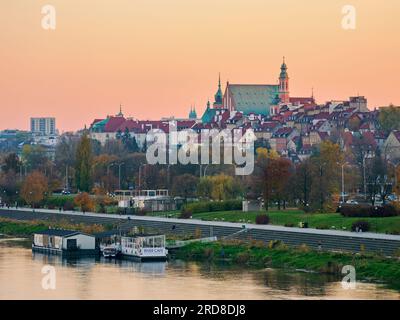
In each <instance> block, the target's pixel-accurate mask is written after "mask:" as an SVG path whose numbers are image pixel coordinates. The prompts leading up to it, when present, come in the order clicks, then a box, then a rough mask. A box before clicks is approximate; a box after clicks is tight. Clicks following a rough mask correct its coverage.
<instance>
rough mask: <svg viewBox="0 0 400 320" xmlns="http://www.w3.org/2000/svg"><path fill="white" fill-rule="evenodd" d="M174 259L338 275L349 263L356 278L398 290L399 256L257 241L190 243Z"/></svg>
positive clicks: (399, 287) (399, 276)
mask: <svg viewBox="0 0 400 320" xmlns="http://www.w3.org/2000/svg"><path fill="white" fill-rule="evenodd" d="M176 257H177V258H181V259H190V260H201V261H210V262H212V263H222V262H224V263H228V264H239V265H246V266H253V267H258V268H266V267H271V268H286V269H292V270H295V269H303V270H304V269H305V270H309V271H315V272H318V273H325V274H334V275H337V276H338V278H340V277H343V275H341V271H342V267H343V266H345V265H352V266H354V267H355V270H356V277H357V279H358V280H368V281H383V282H385V283H387V284H388V285H390V286H391V287H394V288H396V289H400V263H399V261H398V259H395V258H392V259H389V258H385V257H383V256H379V255H373V254H367V253H361V254H347V253H333V252H324V251H322V252H319V251H313V250H310V249H309V248H308V247H306V246H304V245H303V246H300V247H298V248H289V247H287V246H286V245H284V244H282V243H276V242H273V243H270V244H269V245H264V244H263V243H261V242H259V241H253V242H252V243H243V242H238V241H229V242H214V243H207V244H205V243H193V244H190V245H187V246H185V247H183V248H180V249H179V250H178V251H177V253H176Z"/></svg>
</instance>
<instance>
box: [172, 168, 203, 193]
mask: <svg viewBox="0 0 400 320" xmlns="http://www.w3.org/2000/svg"><path fill="white" fill-rule="evenodd" d="M198 181H199V178H197V177H195V176H194V175H192V174H188V173H185V174H183V175H181V176H177V177H175V178H174V181H173V184H172V194H173V195H174V196H181V197H184V198H185V199H186V198H190V197H194V196H195V195H196V189H197V183H198Z"/></svg>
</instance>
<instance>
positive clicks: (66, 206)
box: [62, 200, 74, 211]
mask: <svg viewBox="0 0 400 320" xmlns="http://www.w3.org/2000/svg"><path fill="white" fill-rule="evenodd" d="M62 207H63V210H64V211H74V203H73V202H72V201H70V200H68V201H66V202H65V203H64V205H63V206H62Z"/></svg>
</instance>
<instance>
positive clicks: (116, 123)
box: [104, 117, 126, 132]
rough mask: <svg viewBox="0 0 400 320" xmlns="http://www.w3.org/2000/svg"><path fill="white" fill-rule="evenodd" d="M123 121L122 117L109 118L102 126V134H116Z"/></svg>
mask: <svg viewBox="0 0 400 320" xmlns="http://www.w3.org/2000/svg"><path fill="white" fill-rule="evenodd" d="M125 121H126V120H125V118H124V117H110V118H109V120H108V122H107V123H106V125H105V126H104V132H116V131H117V130H118V128H119V127H120V126H121V124H122V123H124V122H125Z"/></svg>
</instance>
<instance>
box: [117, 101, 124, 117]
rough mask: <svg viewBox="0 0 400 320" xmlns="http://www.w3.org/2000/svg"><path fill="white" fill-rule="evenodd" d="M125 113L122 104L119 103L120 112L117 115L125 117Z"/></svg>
mask: <svg viewBox="0 0 400 320" xmlns="http://www.w3.org/2000/svg"><path fill="white" fill-rule="evenodd" d="M123 116H124V114H123V113H122V104H121V103H120V104H119V113H118V114H117V117H123Z"/></svg>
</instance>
